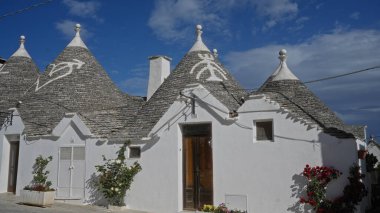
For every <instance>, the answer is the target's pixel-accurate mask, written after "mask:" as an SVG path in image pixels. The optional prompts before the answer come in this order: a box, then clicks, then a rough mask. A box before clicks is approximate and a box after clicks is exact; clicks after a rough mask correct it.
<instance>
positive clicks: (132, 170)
mask: <svg viewBox="0 0 380 213" xmlns="http://www.w3.org/2000/svg"><path fill="white" fill-rule="evenodd" d="M128 143H129V142H127V143H125V144H124V145H122V146H121V147H120V149H119V151H118V152H117V158H116V159H113V160H110V159H106V158H105V156H103V160H104V161H105V163H104V165H98V166H95V168H96V170H97V172H99V173H100V174H99V176H98V181H97V183H96V184H95V185H96V187H97V188H98V190H99V191H100V192H101V193H102V194H103V196H104V197H105V198H106V199H107V201H108V203H109V205H108V208H109V209H111V210H121V209H123V208H125V203H124V197H125V194H126V191H127V190H128V189H129V188H130V186H131V183H132V182H133V178H134V176H135V175H136V174H137V173H138V172H140V171H141V166H140V164H139V163H137V162H134V163H133V165H132V166H128V165H127V164H126V163H125V162H124V161H125V154H124V152H125V150H126V148H127V146H128Z"/></svg>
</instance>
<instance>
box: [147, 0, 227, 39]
mask: <svg viewBox="0 0 380 213" xmlns="http://www.w3.org/2000/svg"><path fill="white" fill-rule="evenodd" d="M198 23H200V24H204V25H211V26H213V27H218V26H220V25H221V24H222V23H223V20H222V19H221V18H220V17H219V16H218V15H217V14H216V13H213V12H210V11H209V8H207V5H206V2H205V1H202V0H193V1H177V0H163V1H156V3H155V9H154V11H153V12H152V15H151V17H150V19H149V22H148V25H149V26H150V27H151V28H152V29H153V30H154V32H155V33H156V34H157V35H158V37H160V38H163V39H167V40H173V39H174V40H177V39H183V38H185V37H186V36H187V35H188V34H190V33H189V32H192V29H193V28H194V25H195V24H198ZM183 25H185V26H186V25H187V26H186V27H184V26H183ZM190 30H191V31H190ZM191 35H193V34H192V33H191Z"/></svg>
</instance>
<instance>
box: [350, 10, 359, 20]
mask: <svg viewBox="0 0 380 213" xmlns="http://www.w3.org/2000/svg"><path fill="white" fill-rule="evenodd" d="M359 16H360V13H359V12H354V13H351V15H350V18H352V19H354V20H358V19H359Z"/></svg>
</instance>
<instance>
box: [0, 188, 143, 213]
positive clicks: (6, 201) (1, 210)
mask: <svg viewBox="0 0 380 213" xmlns="http://www.w3.org/2000/svg"><path fill="white" fill-rule="evenodd" d="M20 202H21V199H20V196H15V195H13V194H12V193H0V213H88V212H94V213H98V212H99V213H100V212H102V213H105V212H115V213H122V212H124V213H126V212H128V213H144V212H140V211H132V210H127V211H110V210H108V209H106V208H104V207H100V206H92V205H72V204H67V203H60V202H55V203H54V205H53V206H52V207H46V208H41V207H36V206H28V205H23V204H21V203H20Z"/></svg>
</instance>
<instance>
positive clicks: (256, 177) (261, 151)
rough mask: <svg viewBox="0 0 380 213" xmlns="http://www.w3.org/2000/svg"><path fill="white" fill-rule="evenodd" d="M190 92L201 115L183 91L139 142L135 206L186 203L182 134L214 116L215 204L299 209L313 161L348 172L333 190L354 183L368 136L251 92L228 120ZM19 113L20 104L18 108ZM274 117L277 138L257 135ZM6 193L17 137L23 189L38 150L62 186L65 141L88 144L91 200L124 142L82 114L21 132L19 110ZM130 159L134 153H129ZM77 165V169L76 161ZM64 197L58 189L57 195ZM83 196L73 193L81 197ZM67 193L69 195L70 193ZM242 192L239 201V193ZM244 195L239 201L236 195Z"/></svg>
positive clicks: (221, 109) (215, 104)
mask: <svg viewBox="0 0 380 213" xmlns="http://www.w3.org/2000/svg"><path fill="white" fill-rule="evenodd" d="M184 94H194V95H195V96H196V97H197V101H196V108H195V112H196V116H192V115H191V106H190V104H189V101H188V100H187V99H186V98H183V97H178V99H177V101H175V103H173V104H172V106H171V107H170V108H169V110H168V111H167V113H166V114H165V115H164V116H163V117H162V118H161V119H160V121H159V122H158V123H157V124H156V125H155V127H154V129H153V130H152V131H151V134H150V138H151V139H150V140H149V141H140V144H137V145H139V146H141V150H142V154H141V158H140V159H138V161H139V163H140V164H141V166H142V168H143V169H142V171H141V172H140V173H139V174H137V176H136V178H135V181H134V182H133V184H132V187H131V190H130V191H128V192H127V196H126V203H127V206H128V207H129V208H131V209H137V210H143V211H148V212H155V213H161V212H162V213H171V212H173V213H174V212H181V211H182V210H183V196H182V194H183V187H182V184H183V181H182V180H183V177H182V170H183V168H182V133H181V128H180V127H181V125H184V124H189V123H210V124H211V125H212V158H213V160H212V161H213V183H214V185H213V189H214V196H213V202H214V205H218V204H220V203H224V202H226V196H228V195H238V197H239V199H240V201H241V199H243V200H245V199H246V203H245V202H242V203H243V204H241V203H240V204H238V203H228V204H229V205H232V206H234V205H240V206H241V205H246V208H247V210H248V212H297V211H296V210H297V209H299V208H300V209H302V211H303V210H304V209H303V207H302V206H299V203H298V200H299V194H297V190H298V187H300V186H304V185H305V179H304V178H303V177H301V176H300V173H301V172H302V170H303V168H304V166H305V165H306V164H310V165H312V166H316V165H326V166H333V167H334V168H336V169H338V170H340V171H342V172H343V175H342V176H341V177H340V178H339V179H338V180H336V181H333V182H332V183H331V185H329V192H328V194H329V197H335V196H337V195H339V194H341V193H342V190H343V187H344V186H345V185H346V183H347V179H346V177H347V174H348V168H349V167H350V166H351V165H352V164H353V163H358V158H357V154H356V153H357V149H358V145H359V144H361V143H362V142H360V141H355V140H354V139H338V138H335V137H333V136H330V135H327V134H325V133H323V132H322V131H321V130H319V129H318V128H316V127H313V128H311V127H310V126H308V125H305V124H304V123H302V120H298V119H297V118H295V117H293V116H292V115H291V114H289V113H287V112H286V111H284V110H283V109H281V108H280V107H279V105H278V104H276V103H275V102H272V101H270V100H268V99H266V98H265V97H264V96H251V97H250V98H249V99H248V100H246V102H245V103H244V104H243V105H242V107H241V108H240V109H239V111H238V113H239V117H238V118H237V119H228V109H227V108H226V107H225V106H224V105H223V104H221V103H220V102H219V101H218V100H217V99H216V98H215V97H213V96H212V95H210V94H209V92H208V91H207V90H206V89H205V88H204V87H203V86H201V85H193V86H192V87H190V88H187V89H186V90H184ZM15 115H17V110H16V111H15ZM263 119H265V120H267V119H270V120H272V121H273V125H274V127H273V128H274V141H273V142H270V141H260V142H258V141H256V140H255V131H254V128H255V127H254V121H256V120H263ZM1 131H2V132H1V141H0V144H1V146H0V153H2V155H1V167H0V177H1V179H0V181H1V182H0V192H5V191H6V188H5V187H4V186H6V185H7V183H6V180H7V178H6V177H7V175H8V174H7V169H8V168H7V163H8V162H7V157H8V158H9V156H8V155H7V153H8V152H9V139H8V138H10V137H13V138H16V139H17V138H19V139H20V142H19V143H20V155H19V165H18V179H17V194H18V193H19V191H20V189H22V188H23V187H24V186H25V185H28V184H29V183H30V181H31V179H32V175H31V172H32V166H33V164H34V159H35V158H36V157H37V156H38V155H43V156H49V155H52V156H53V161H52V162H51V163H50V164H49V167H48V169H49V170H50V174H49V180H51V181H52V182H53V187H54V188H56V189H58V190H57V194H59V190H60V187H59V185H58V179H59V174H58V173H59V171H60V170H59V166H60V165H59V159H60V156H59V150H60V147H70V146H83V147H85V156H86V157H85V166H84V167H81V169H83V170H84V171H82V172H83V174H84V177H83V178H84V179H83V181H78V179H76V180H75V181H74V182H79V183H81V184H83V185H82V186H81V187H82V190H83V197H81V200H82V201H83V202H86V203H94V202H95V203H97V202H98V200H97V199H98V198H99V197H97V195H96V194H94V192H93V189H91V187H90V186H89V184H90V180H91V178H92V175H93V174H94V173H95V167H94V166H95V165H99V164H102V163H103V162H102V155H106V156H108V157H112V156H115V153H116V151H117V150H118V147H119V146H120V144H116V143H112V141H105V140H101V139H98V138H94V137H93V135H92V134H91V132H90V131H89V129H88V128H87V127H86V126H85V125H84V123H83V122H82V121H81V120H80V118H79V117H78V116H77V115H76V114H66V116H65V118H64V119H62V121H61V122H60V123H59V124H58V125H57V126H56V127H55V128H54V129H53V131H52V134H51V136H44V137H42V138H28V137H27V136H25V135H23V134H22V131H23V122H22V120H21V119H20V117H17V116H15V117H14V121H13V125H12V126H9V127H7V128H3V129H2V130H1ZM128 161H129V163H132V162H133V161H135V159H129V160H128ZM75 169H78V168H75ZM58 197H59V196H58ZM76 198H78V197H72V199H76ZM66 199H67V197H66ZM239 199H238V200H239ZM237 202H239V201H237Z"/></svg>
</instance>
